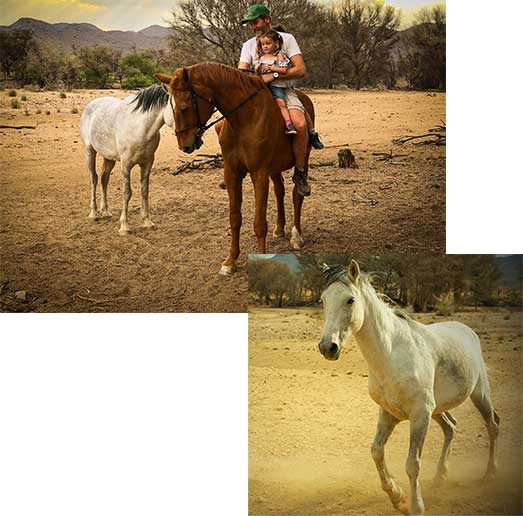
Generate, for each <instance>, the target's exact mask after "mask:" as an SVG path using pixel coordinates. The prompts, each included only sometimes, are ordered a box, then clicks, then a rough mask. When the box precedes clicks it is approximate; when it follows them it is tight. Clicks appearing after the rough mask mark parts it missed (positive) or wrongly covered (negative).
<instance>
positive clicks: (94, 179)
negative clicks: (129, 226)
mask: <svg viewBox="0 0 523 516" xmlns="http://www.w3.org/2000/svg"><path fill="white" fill-rule="evenodd" d="M85 161H86V163H87V168H88V170H89V173H90V175H91V211H90V212H89V218H90V219H91V220H96V219H97V218H98V211H97V207H96V185H97V184H98V175H97V174H96V151H95V150H94V149H93V148H92V147H91V146H90V145H89V146H87V147H86V148H85Z"/></svg>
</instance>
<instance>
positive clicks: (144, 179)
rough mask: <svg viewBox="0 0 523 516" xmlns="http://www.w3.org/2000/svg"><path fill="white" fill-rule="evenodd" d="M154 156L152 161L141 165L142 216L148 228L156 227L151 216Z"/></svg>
mask: <svg viewBox="0 0 523 516" xmlns="http://www.w3.org/2000/svg"><path fill="white" fill-rule="evenodd" d="M153 163H154V156H153V159H151V161H149V162H148V163H145V164H144V165H140V181H141V183H142V205H141V215H142V220H143V225H144V227H146V228H152V227H154V224H153V221H152V220H151V218H150V216H149V175H150V174H151V169H152V168H153Z"/></svg>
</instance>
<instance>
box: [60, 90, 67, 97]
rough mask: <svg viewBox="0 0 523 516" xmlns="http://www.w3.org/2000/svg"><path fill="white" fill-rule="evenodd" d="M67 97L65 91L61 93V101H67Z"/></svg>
mask: <svg viewBox="0 0 523 516" xmlns="http://www.w3.org/2000/svg"><path fill="white" fill-rule="evenodd" d="M66 97H67V95H66V94H65V93H64V92H63V91H61V92H60V98H61V99H65V98H66Z"/></svg>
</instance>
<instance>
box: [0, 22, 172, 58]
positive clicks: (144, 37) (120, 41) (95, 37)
mask: <svg viewBox="0 0 523 516" xmlns="http://www.w3.org/2000/svg"><path fill="white" fill-rule="evenodd" d="M10 29H29V30H31V31H32V32H33V34H34V36H35V39H36V40H37V41H43V42H45V43H50V44H52V45H56V46H58V47H61V48H63V49H64V50H71V49H72V48H73V47H76V48H79V47H84V46H94V45H107V46H111V47H113V48H115V49H117V50H121V51H122V52H124V53H125V52H131V51H133V50H146V49H161V48H163V49H166V48H167V36H168V35H169V33H170V29H169V28H168V27H162V26H160V25H151V26H150V27H147V28H145V29H142V30H141V31H138V32H135V31H131V30H128V31H121V30H108V31H104V30H101V29H99V28H98V27H96V26H95V25H92V24H90V23H47V22H44V21H42V20H36V19H34V18H20V19H19V20H18V21H16V22H15V23H13V24H11V25H9V26H5V25H3V26H0V31H5V30H10Z"/></svg>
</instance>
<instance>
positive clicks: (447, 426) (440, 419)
mask: <svg viewBox="0 0 523 516" xmlns="http://www.w3.org/2000/svg"><path fill="white" fill-rule="evenodd" d="M432 419H434V421H436V422H437V423H438V425H439V426H441V429H442V430H443V435H444V436H445V440H444V441H443V449H442V450H441V457H440V458H439V462H438V470H437V472H436V477H435V478H434V483H435V484H440V483H442V482H444V481H445V480H447V472H448V460H449V454H450V446H451V443H452V439H454V434H455V433H456V420H455V419H454V418H453V417H452V415H451V414H450V412H444V413H442V414H435V415H433V416H432Z"/></svg>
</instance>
